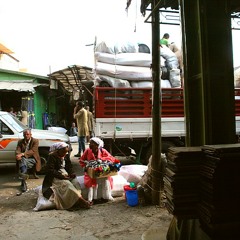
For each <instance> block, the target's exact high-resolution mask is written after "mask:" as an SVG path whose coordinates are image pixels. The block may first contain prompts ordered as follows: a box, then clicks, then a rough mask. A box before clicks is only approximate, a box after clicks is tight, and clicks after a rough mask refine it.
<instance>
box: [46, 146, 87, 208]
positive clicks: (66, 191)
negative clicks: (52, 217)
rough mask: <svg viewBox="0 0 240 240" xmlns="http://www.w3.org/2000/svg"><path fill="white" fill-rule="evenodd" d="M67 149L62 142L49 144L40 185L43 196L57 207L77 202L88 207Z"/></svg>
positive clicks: (66, 206) (64, 206)
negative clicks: (44, 171) (42, 179)
mask: <svg viewBox="0 0 240 240" xmlns="http://www.w3.org/2000/svg"><path fill="white" fill-rule="evenodd" d="M68 151H69V148H68V145H67V144H66V143H64V142H58V143H54V144H53V145H52V146H51V148H50V154H49V157H48V162H47V166H46V171H47V173H46V176H45V178H44V181H43V186H42V192H43V196H44V197H45V198H47V199H49V200H51V201H53V202H54V203H55V204H56V208H57V209H70V208H72V207H73V206H74V205H77V204H78V205H79V206H80V207H83V208H89V207H90V205H89V203H88V202H87V201H86V200H85V199H84V198H83V197H82V194H81V189H80V184H79V182H78V181H77V178H76V174H75V173H74V172H73V168H72V164H71V161H70V158H69V154H68Z"/></svg>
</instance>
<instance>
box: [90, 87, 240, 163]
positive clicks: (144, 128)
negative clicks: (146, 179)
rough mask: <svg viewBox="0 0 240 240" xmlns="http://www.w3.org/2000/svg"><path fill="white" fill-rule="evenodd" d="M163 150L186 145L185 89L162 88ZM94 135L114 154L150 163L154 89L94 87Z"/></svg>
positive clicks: (239, 103)
mask: <svg viewBox="0 0 240 240" xmlns="http://www.w3.org/2000/svg"><path fill="white" fill-rule="evenodd" d="M161 91H162V103H161V137H162V152H163V153H166V152H167V150H168V148H169V147H171V146H184V145H185V132H186V130H185V123H184V98H183V88H162V90H161ZM93 95H94V108H95V109H94V112H95V121H96V125H95V135H96V136H99V137H101V138H102V139H103V140H104V144H105V148H106V149H107V150H109V151H110V152H111V153H112V154H113V155H120V156H129V155H131V153H132V152H135V154H136V156H137V160H138V161H139V162H141V163H142V164H147V163H148V159H149V157H150V155H151V153H152V89H151V88H112V87H95V89H94V94H93ZM235 99H236V100H235V111H236V135H237V136H239V133H240V99H239V89H237V88H236V89H235Z"/></svg>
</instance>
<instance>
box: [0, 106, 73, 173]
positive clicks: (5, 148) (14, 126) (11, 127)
mask: <svg viewBox="0 0 240 240" xmlns="http://www.w3.org/2000/svg"><path fill="white" fill-rule="evenodd" d="M27 128H28V127H27V126H26V125H24V124H22V122H21V121H19V120H18V119H17V118H16V117H14V116H13V115H12V114H11V113H8V112H4V111H0V166H1V165H3V164H16V160H15V150H16V147H17V143H18V140H20V139H21V138H23V131H24V130H25V129H27ZM31 132H32V137H34V138H37V139H38V140H39V155H40V158H41V163H42V170H41V172H42V173H43V172H44V167H45V164H46V162H47V157H48V154H49V148H50V146H51V145H52V144H53V143H55V142H62V141H63V142H66V143H67V144H69V146H70V149H71V144H70V141H69V136H68V135H67V134H63V133H58V132H56V131H49V130H40V129H31Z"/></svg>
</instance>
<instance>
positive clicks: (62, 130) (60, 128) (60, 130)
mask: <svg viewBox="0 0 240 240" xmlns="http://www.w3.org/2000/svg"><path fill="white" fill-rule="evenodd" d="M48 130H49V131H53V132H58V133H62V134H65V133H66V132H67V129H65V128H62V127H48Z"/></svg>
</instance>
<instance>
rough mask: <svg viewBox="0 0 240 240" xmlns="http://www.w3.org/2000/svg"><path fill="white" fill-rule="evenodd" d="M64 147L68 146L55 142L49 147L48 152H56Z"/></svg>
mask: <svg viewBox="0 0 240 240" xmlns="http://www.w3.org/2000/svg"><path fill="white" fill-rule="evenodd" d="M66 147H68V144H66V143H65V142H56V143H54V144H53V145H52V146H51V147H50V152H54V151H56V150H59V149H62V148H66Z"/></svg>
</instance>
